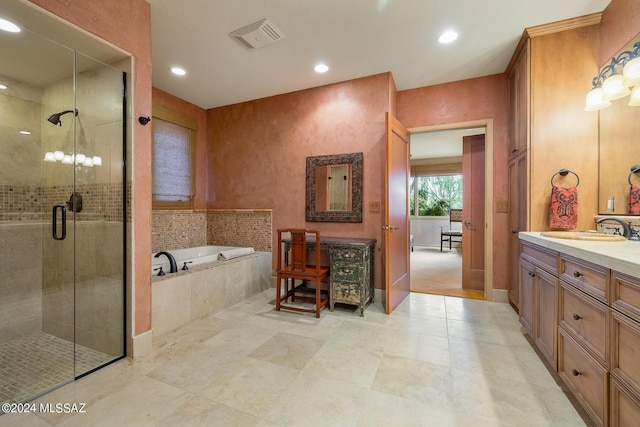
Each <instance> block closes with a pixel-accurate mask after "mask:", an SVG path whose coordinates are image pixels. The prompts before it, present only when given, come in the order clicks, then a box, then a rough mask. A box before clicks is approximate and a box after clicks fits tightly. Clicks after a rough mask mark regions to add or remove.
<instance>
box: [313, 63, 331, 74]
mask: <svg viewBox="0 0 640 427" xmlns="http://www.w3.org/2000/svg"><path fill="white" fill-rule="evenodd" d="M313 69H314V70H315V71H316V73H326V72H327V71H329V66H328V65H327V64H318V65H316V66H315V67H313Z"/></svg>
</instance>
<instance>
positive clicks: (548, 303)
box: [534, 269, 558, 369]
mask: <svg viewBox="0 0 640 427" xmlns="http://www.w3.org/2000/svg"><path fill="white" fill-rule="evenodd" d="M534 284H535V286H534V293H535V296H536V304H535V305H536V309H535V314H534V316H535V328H534V341H535V342H536V344H537V345H538V348H539V349H540V351H541V352H542V354H544V356H545V357H546V358H547V360H548V361H549V363H550V364H551V366H553V368H554V369H556V368H557V360H558V358H557V354H558V351H557V348H558V339H557V337H558V315H557V313H558V310H557V305H558V278H557V277H555V276H553V275H551V274H549V273H547V272H545V271H544V270H540V269H536V271H535V277H534Z"/></svg>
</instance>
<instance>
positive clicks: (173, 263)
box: [154, 251, 178, 273]
mask: <svg viewBox="0 0 640 427" xmlns="http://www.w3.org/2000/svg"><path fill="white" fill-rule="evenodd" d="M160 255H166V256H167V258H169V273H177V272H178V265H177V264H176V259H175V258H174V257H173V255H171V254H170V253H169V252H166V251H162V252H158V253H157V254H155V255H154V257H155V258H159V257H160Z"/></svg>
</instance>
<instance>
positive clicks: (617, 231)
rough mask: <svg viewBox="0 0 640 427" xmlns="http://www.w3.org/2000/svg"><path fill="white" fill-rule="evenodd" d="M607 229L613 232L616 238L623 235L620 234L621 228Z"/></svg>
mask: <svg viewBox="0 0 640 427" xmlns="http://www.w3.org/2000/svg"><path fill="white" fill-rule="evenodd" d="M605 229H607V230H613V235H614V236H622V234H620V227H605Z"/></svg>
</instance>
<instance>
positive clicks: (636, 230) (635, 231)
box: [629, 223, 640, 241]
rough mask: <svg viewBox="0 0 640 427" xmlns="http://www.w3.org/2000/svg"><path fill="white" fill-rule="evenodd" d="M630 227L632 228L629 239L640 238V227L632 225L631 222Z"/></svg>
mask: <svg viewBox="0 0 640 427" xmlns="http://www.w3.org/2000/svg"><path fill="white" fill-rule="evenodd" d="M629 228H630V229H631V237H629V240H636V241H637V240H640V234H639V233H640V228H639V227H635V226H633V225H631V223H629Z"/></svg>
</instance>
